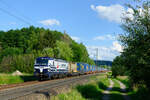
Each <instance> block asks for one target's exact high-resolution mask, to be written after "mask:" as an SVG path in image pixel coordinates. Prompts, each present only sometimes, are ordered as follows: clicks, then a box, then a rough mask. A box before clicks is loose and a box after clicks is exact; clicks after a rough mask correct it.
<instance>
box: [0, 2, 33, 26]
mask: <svg viewBox="0 0 150 100" xmlns="http://www.w3.org/2000/svg"><path fill="white" fill-rule="evenodd" d="M0 3H2V4H4V5H5V6H7V7H8V8H12V9H13V11H15V12H17V14H19V15H20V16H17V15H16V14H14V13H12V12H10V11H8V10H5V9H3V8H0V10H1V11H2V12H4V13H7V14H8V15H10V16H12V17H15V18H16V19H18V20H20V21H22V22H24V23H25V24H28V25H31V22H32V20H31V19H30V18H28V17H26V16H24V15H23V14H21V13H19V12H18V11H17V10H16V9H15V8H14V7H12V6H11V5H9V4H8V3H6V2H5V1H3V0H0Z"/></svg>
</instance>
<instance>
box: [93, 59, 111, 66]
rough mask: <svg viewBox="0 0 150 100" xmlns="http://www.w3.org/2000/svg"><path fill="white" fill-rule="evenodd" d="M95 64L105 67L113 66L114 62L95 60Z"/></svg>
mask: <svg viewBox="0 0 150 100" xmlns="http://www.w3.org/2000/svg"><path fill="white" fill-rule="evenodd" d="M94 62H95V64H96V65H97V66H103V65H106V66H112V61H105V60H94Z"/></svg>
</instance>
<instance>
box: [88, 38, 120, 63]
mask: <svg viewBox="0 0 150 100" xmlns="http://www.w3.org/2000/svg"><path fill="white" fill-rule="evenodd" d="M86 47H87V50H88V53H89V56H90V58H92V59H96V49H98V59H99V60H110V61H112V60H113V59H114V58H115V57H116V56H118V55H120V52H122V49H123V47H122V46H121V45H120V44H119V43H118V42H117V41H114V42H113V43H112V46H110V47H105V46H86Z"/></svg>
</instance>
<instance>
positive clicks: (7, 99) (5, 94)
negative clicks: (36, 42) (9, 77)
mask: <svg viewBox="0 0 150 100" xmlns="http://www.w3.org/2000/svg"><path fill="white" fill-rule="evenodd" d="M94 75H99V73H97V74H89V75H83V76H76V77H71V78H64V79H57V80H50V81H44V82H35V83H34V82H33V83H32V82H31V84H27V85H22V86H19V87H13V88H7V89H2V90H0V100H11V99H15V98H19V97H22V96H26V95H29V94H32V93H38V92H40V91H46V90H47V91H48V90H50V89H51V88H54V87H58V86H61V85H65V84H71V83H74V82H77V81H79V80H82V79H87V78H89V77H90V76H94Z"/></svg>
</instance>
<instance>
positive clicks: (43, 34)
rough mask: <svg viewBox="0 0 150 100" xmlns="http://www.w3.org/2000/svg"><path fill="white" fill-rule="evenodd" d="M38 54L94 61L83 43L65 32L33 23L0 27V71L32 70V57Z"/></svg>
mask: <svg viewBox="0 0 150 100" xmlns="http://www.w3.org/2000/svg"><path fill="white" fill-rule="evenodd" d="M41 56H47V57H54V58H59V59H64V60H67V61H73V62H85V63H89V64H94V61H93V60H91V59H90V58H89V55H88V52H87V50H86V47H85V46H84V45H83V44H82V43H77V42H75V41H74V40H72V39H71V38H70V37H69V35H67V34H66V33H61V32H58V31H52V30H49V29H44V28H38V27H34V26H31V27H29V28H22V29H16V30H9V31H7V32H4V31H0V72H3V73H4V72H5V73H11V72H13V71H15V70H19V71H21V72H25V73H33V65H34V60H35V58H36V57H41Z"/></svg>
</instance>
